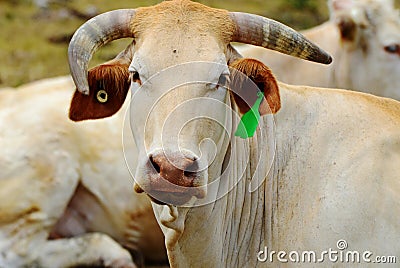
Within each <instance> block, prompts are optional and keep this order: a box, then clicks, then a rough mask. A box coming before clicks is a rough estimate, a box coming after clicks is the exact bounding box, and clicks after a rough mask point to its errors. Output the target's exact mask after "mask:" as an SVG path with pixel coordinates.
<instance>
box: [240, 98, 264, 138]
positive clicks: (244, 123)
mask: <svg viewBox="0 0 400 268" xmlns="http://www.w3.org/2000/svg"><path fill="white" fill-rule="evenodd" d="M263 97H264V94H263V93H262V92H258V93H257V100H256V102H255V103H254V105H253V107H251V109H250V110H249V111H248V112H247V113H245V114H244V115H243V116H242V119H241V120H240V123H239V125H238V127H237V130H236V132H235V136H237V137H241V138H242V139H247V138H249V137H253V136H254V133H255V132H256V129H257V126H258V121H259V120H260V112H259V111H258V109H259V108H260V105H261V101H262V99H263Z"/></svg>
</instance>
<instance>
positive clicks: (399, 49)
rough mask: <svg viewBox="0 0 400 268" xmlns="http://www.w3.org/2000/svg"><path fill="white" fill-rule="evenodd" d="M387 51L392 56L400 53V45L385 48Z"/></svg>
mask: <svg viewBox="0 0 400 268" xmlns="http://www.w3.org/2000/svg"><path fill="white" fill-rule="evenodd" d="M384 49H385V51H386V52H387V53H390V54H397V53H400V45H399V44H391V45H388V46H385V47H384Z"/></svg>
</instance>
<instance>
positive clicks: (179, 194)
mask: <svg viewBox="0 0 400 268" xmlns="http://www.w3.org/2000/svg"><path fill="white" fill-rule="evenodd" d="M134 189H135V192H137V193H146V194H147V195H148V196H149V198H150V199H151V201H152V202H154V203H156V204H159V205H173V206H184V205H188V206H190V204H191V203H194V202H195V200H196V199H202V198H204V197H205V196H206V190H205V187H182V186H178V185H173V184H171V183H165V181H164V180H160V182H159V183H155V182H154V180H152V181H151V183H149V184H145V185H143V184H141V185H139V184H138V183H136V182H135V186H134Z"/></svg>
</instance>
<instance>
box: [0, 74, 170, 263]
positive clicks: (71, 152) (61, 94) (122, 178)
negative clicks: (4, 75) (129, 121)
mask: <svg viewBox="0 0 400 268" xmlns="http://www.w3.org/2000/svg"><path fill="white" fill-rule="evenodd" d="M73 89H74V86H73V82H72V80H71V78H70V77H60V78H54V79H47V80H41V81H38V82H35V83H31V84H28V85H25V86H22V87H20V88H18V89H7V90H1V91H0V106H1V109H0V147H1V151H0V152H1V153H0V252H1V254H0V267H49V268H53V267H71V266H91V265H96V266H106V267H136V265H135V263H134V262H133V260H132V257H131V255H130V254H129V252H128V250H131V251H132V252H133V253H135V252H137V253H139V254H143V255H144V256H145V257H146V259H148V260H150V261H164V260H165V249H164V247H163V244H164V243H163V236H162V233H161V231H160V229H159V227H158V226H157V223H156V221H155V219H154V215H153V212H152V209H151V205H150V202H149V200H148V198H147V197H146V196H144V195H137V194H135V193H134V192H133V181H132V178H131V176H130V174H129V172H128V170H127V167H126V165H125V160H124V157H123V153H122V138H121V131H122V121H123V117H124V112H123V111H121V112H120V113H119V114H117V115H115V116H114V117H112V118H109V119H106V120H102V121H97V122H84V123H80V124H74V123H73V122H71V121H70V120H68V116H67V112H68V105H69V99H70V97H71V96H72V94H73ZM126 146H127V147H126V148H130V147H134V144H133V143H132V144H126ZM133 157H134V156H133ZM123 246H124V247H125V248H123ZM138 256H139V255H138ZM142 260H143V259H142ZM136 261H139V263H138V264H140V262H141V259H140V258H139V259H137V260H136Z"/></svg>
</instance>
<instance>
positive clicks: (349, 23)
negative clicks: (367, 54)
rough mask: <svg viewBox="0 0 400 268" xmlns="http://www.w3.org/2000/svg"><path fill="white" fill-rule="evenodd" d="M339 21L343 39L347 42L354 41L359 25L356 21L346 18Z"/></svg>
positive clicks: (338, 24)
mask: <svg viewBox="0 0 400 268" xmlns="http://www.w3.org/2000/svg"><path fill="white" fill-rule="evenodd" d="M337 20H338V21H337V26H338V28H339V31H340V36H341V38H342V39H343V40H345V41H354V40H355V38H356V34H357V25H356V23H355V22H354V20H353V19H352V18H350V17H345V16H343V17H341V18H339V19H337Z"/></svg>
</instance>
